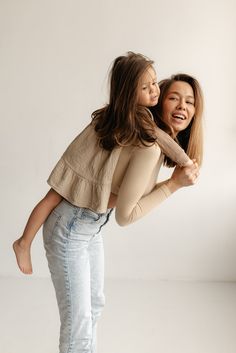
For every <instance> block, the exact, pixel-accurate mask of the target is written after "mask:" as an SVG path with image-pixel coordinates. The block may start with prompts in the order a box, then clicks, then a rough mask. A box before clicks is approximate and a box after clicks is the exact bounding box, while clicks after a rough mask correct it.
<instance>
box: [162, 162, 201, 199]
mask: <svg viewBox="0 0 236 353" xmlns="http://www.w3.org/2000/svg"><path fill="white" fill-rule="evenodd" d="M198 176H199V166H198V164H197V163H196V162H195V161H194V162H193V164H192V165H190V166H188V167H182V168H180V167H178V166H177V167H175V170H174V172H173V174H172V176H171V178H170V179H169V180H168V181H167V184H166V185H167V186H168V188H169V189H170V191H171V192H175V191H176V190H178V189H179V188H182V187H184V186H190V185H194V184H195V183H196V181H197V178H198Z"/></svg>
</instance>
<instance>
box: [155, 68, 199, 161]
mask: <svg viewBox="0 0 236 353" xmlns="http://www.w3.org/2000/svg"><path fill="white" fill-rule="evenodd" d="M176 81H183V82H187V83H188V84H189V85H190V86H191V87H192V89H193V93H194V99H195V104H194V105H195V114H194V117H193V119H192V121H191V123H190V124H189V126H188V127H187V128H186V129H185V130H183V131H180V132H179V133H178V135H177V138H176V141H177V142H178V143H179V145H180V146H181V147H182V148H183V149H184V150H185V152H186V153H187V155H188V156H189V158H191V159H196V160H197V163H198V164H199V165H201V164H202V158H203V131H202V113H203V94H202V90H201V87H200V84H199V82H198V81H197V80H196V79H195V78H194V77H192V76H190V75H187V74H177V75H173V76H171V77H170V78H169V79H165V80H162V81H161V82H159V87H160V91H161V93H160V97H159V101H158V104H157V105H156V106H155V107H152V108H151V109H150V110H151V111H152V114H153V116H154V120H155V121H156V124H157V126H159V127H160V128H161V129H162V130H164V131H166V132H167V133H169V134H170V135H172V131H171V129H170V127H169V126H168V125H166V124H165V123H164V121H163V120H162V115H163V102H164V100H165V98H166V96H167V93H168V91H169V88H170V86H171V85H172V84H173V83H174V82H176ZM165 165H167V166H169V167H173V166H174V165H175V163H174V162H173V161H171V160H170V159H169V158H168V157H165Z"/></svg>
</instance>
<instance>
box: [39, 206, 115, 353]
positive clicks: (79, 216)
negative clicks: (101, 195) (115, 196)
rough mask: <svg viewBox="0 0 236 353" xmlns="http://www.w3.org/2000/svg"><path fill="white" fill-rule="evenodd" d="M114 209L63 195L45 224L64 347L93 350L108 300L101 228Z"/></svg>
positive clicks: (64, 351) (81, 352)
mask: <svg viewBox="0 0 236 353" xmlns="http://www.w3.org/2000/svg"><path fill="white" fill-rule="evenodd" d="M110 213H111V209H109V210H107V212H106V213H100V214H99V213H96V212H94V211H91V210H89V209H87V208H81V207H76V206H73V205H72V204H70V203H69V202H67V201H66V200H63V201H61V202H60V203H59V205H58V206H57V207H56V208H55V209H54V210H53V211H52V212H51V214H50V215H49V217H48V218H47V220H46V222H45V223H44V226H43V238H44V247H45V250H46V256H47V260H48V266H49V270H50V272H51V277H52V282H53V284H54V287H55V291H56V297H57V303H58V307H59V313H60V321H61V328H60V345H59V347H60V353H95V350H96V324H97V319H98V317H99V316H100V314H101V311H102V309H103V306H104V304H105V298H104V293H103V287H104V253H103V240H102V236H101V228H102V226H103V225H104V224H105V223H106V222H107V221H108V219H109V216H110Z"/></svg>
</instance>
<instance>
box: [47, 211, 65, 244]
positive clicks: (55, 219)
mask: <svg viewBox="0 0 236 353" xmlns="http://www.w3.org/2000/svg"><path fill="white" fill-rule="evenodd" d="M60 219H61V215H59V214H57V213H56V212H54V211H52V212H51V213H50V215H49V216H48V218H47V219H46V221H45V222H44V224H43V240H44V243H45V244H49V243H50V242H51V240H52V238H53V234H54V233H55V229H56V227H57V226H58V224H59V222H60Z"/></svg>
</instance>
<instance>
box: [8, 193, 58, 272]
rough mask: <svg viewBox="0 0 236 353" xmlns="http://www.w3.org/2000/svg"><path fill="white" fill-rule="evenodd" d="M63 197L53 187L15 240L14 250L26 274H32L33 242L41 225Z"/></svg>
mask: <svg viewBox="0 0 236 353" xmlns="http://www.w3.org/2000/svg"><path fill="white" fill-rule="evenodd" d="M61 200H62V197H61V196H60V195H59V194H58V193H57V192H56V191H54V190H53V189H50V190H49V192H48V193H47V194H46V196H45V197H44V198H43V199H42V200H41V201H40V202H39V203H38V204H37V205H36V206H35V208H34V209H33V211H32V212H31V215H30V217H29V219H28V221H27V223H26V226H25V229H24V232H23V235H22V236H21V237H20V238H19V239H17V240H16V241H14V243H13V250H14V252H15V256H16V261H17V264H18V266H19V268H20V270H21V271H22V272H23V273H24V274H31V273H32V272H33V270H32V264H31V256H30V248H31V243H32V241H33V239H34V237H35V235H36V233H37V232H38V230H39V228H40V227H41V225H42V224H43V223H44V222H45V220H46V219H47V217H48V216H49V214H50V212H51V211H52V210H53V209H54V208H55V207H56V206H57V205H58V204H59V202H60V201H61Z"/></svg>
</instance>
